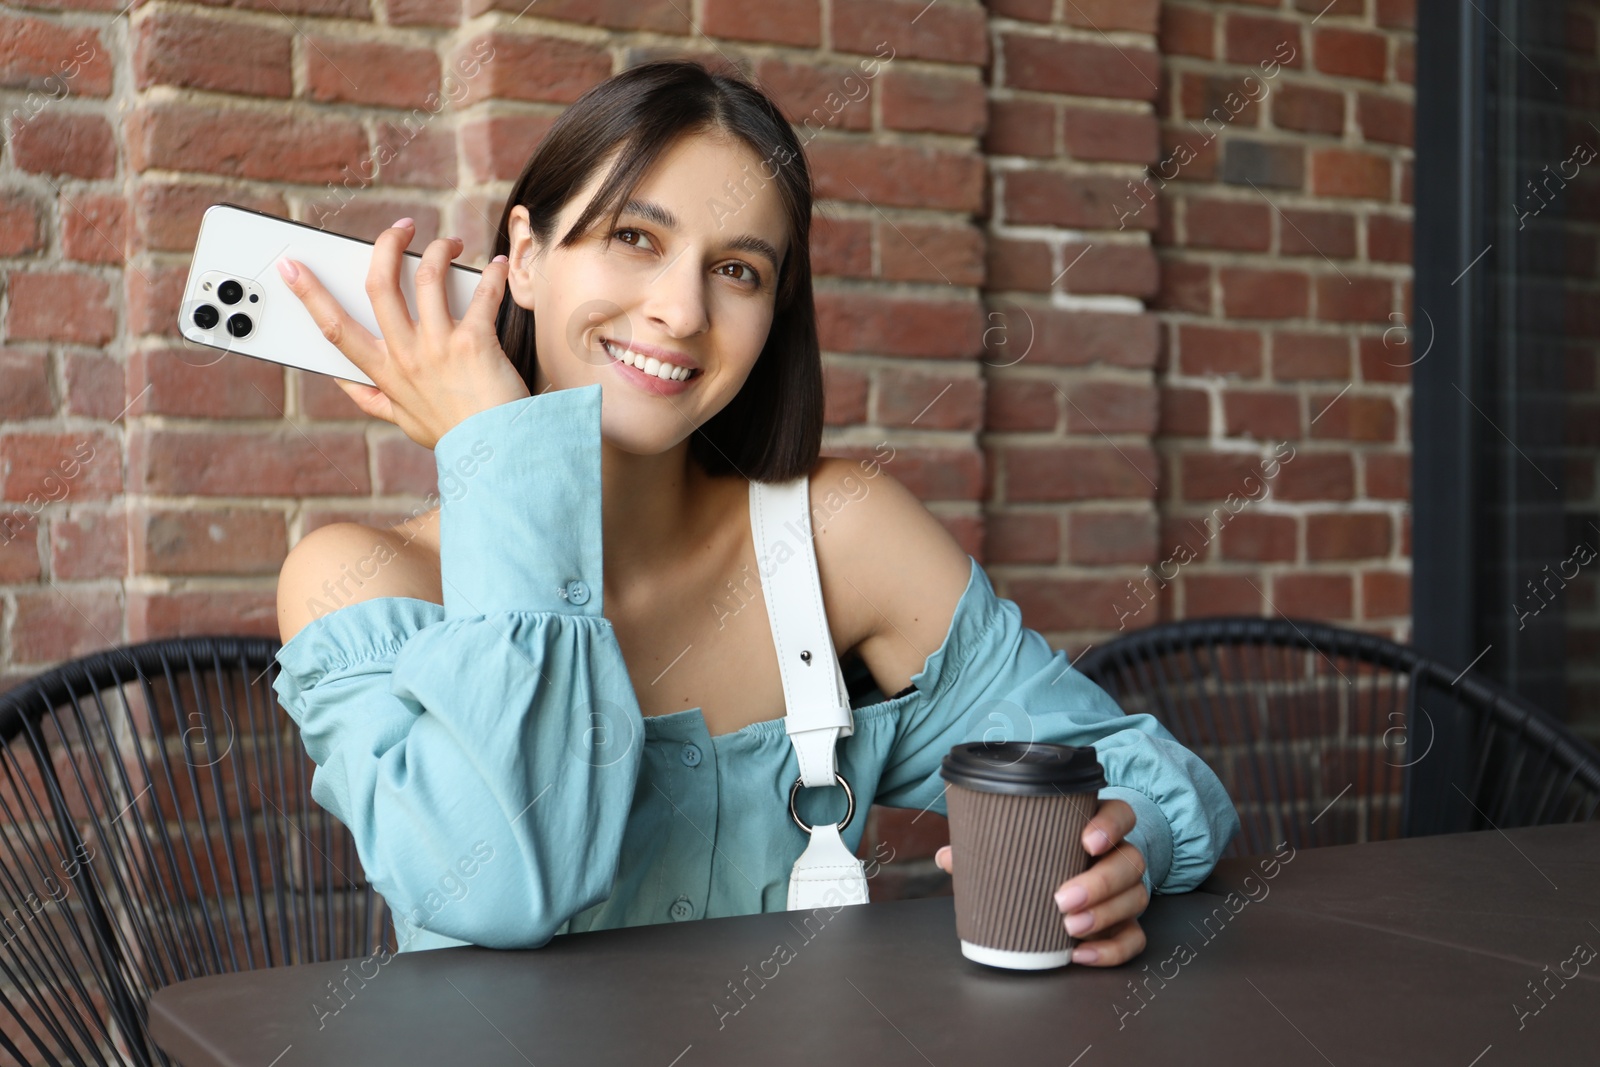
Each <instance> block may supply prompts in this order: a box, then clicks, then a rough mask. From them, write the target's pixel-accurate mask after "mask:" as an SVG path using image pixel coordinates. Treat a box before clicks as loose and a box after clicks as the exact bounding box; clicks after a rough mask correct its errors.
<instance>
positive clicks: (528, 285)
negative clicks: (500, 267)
mask: <svg viewBox="0 0 1600 1067" xmlns="http://www.w3.org/2000/svg"><path fill="white" fill-rule="evenodd" d="M507 229H508V236H509V237H510V239H511V240H510V251H509V252H507V253H506V258H507V259H508V260H509V261H510V267H511V270H510V273H509V274H508V275H507V276H506V284H507V286H509V287H510V289H511V298H512V299H513V300H515V301H516V302H517V304H518V306H520V307H523V308H527V309H528V310H530V311H531V310H533V305H534V285H533V282H534V279H535V278H536V277H537V276H538V273H539V266H538V262H539V254H540V247H539V241H538V239H537V238H536V237H535V236H534V235H533V226H532V224H531V222H530V221H529V219H528V209H527V208H525V207H523V206H522V205H521V204H518V205H517V206H516V207H514V208H512V209H511V218H510V220H509V222H508V223H507Z"/></svg>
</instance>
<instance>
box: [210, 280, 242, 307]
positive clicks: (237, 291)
mask: <svg viewBox="0 0 1600 1067" xmlns="http://www.w3.org/2000/svg"><path fill="white" fill-rule="evenodd" d="M243 296H244V286H242V285H240V284H239V283H238V282H236V281H234V280H233V279H232V278H229V279H228V280H227V281H225V282H223V283H222V284H221V285H219V286H217V299H218V300H220V301H222V302H223V303H224V304H237V303H238V302H239V301H240V299H241V298H242V297H243Z"/></svg>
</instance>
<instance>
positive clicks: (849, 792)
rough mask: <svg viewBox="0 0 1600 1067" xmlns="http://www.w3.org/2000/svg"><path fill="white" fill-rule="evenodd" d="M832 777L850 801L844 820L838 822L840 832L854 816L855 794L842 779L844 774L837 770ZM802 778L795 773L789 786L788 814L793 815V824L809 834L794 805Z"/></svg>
mask: <svg viewBox="0 0 1600 1067" xmlns="http://www.w3.org/2000/svg"><path fill="white" fill-rule="evenodd" d="M833 777H834V780H835V781H836V782H838V783H839V784H840V785H841V786H843V787H844V796H845V799H846V800H848V801H849V802H850V806H849V807H848V808H846V809H845V813H844V821H843V822H841V823H839V824H838V829H839V831H840V832H841V833H842V832H843V831H844V828H845V827H846V826H849V825H850V820H851V819H853V818H855V817H856V795H855V792H854V791H852V790H851V788H850V783H849V782H847V781H845V780H844V775H842V774H840V773H839V772H838V771H834V772H833ZM804 780H805V779H804V776H803V775H796V776H795V779H794V785H792V786H790V787H789V814H790V816H791V817H793V819H794V822H795V825H796V826H798V827H800V829H802V830H804V831H805V832H806V833H808V834H809V833H810V832H811V827H809V826H807V825H806V824H805V823H803V822H801V821H800V813H799V812H798V811H796V810H795V807H794V798H795V796H796V795H798V794H799V792H800V783H801V782H802V781H804Z"/></svg>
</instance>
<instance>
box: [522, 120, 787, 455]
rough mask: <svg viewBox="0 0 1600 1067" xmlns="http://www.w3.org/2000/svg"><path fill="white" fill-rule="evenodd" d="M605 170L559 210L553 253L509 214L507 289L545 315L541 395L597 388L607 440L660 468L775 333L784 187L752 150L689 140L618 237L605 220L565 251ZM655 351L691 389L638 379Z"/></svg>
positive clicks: (642, 190) (723, 401)
mask: <svg viewBox="0 0 1600 1067" xmlns="http://www.w3.org/2000/svg"><path fill="white" fill-rule="evenodd" d="M608 163H609V160H608V161H606V163H603V164H602V165H601V166H599V167H597V168H596V170H595V174H594V175H593V177H592V178H591V180H590V181H589V183H588V184H587V185H585V186H584V188H583V189H582V190H580V191H579V193H578V194H577V195H576V196H574V197H573V198H572V199H571V200H570V201H568V203H567V204H566V206H565V207H564V208H563V209H562V211H561V218H560V219H559V220H558V222H557V224H556V227H555V230H554V233H553V237H552V242H551V247H548V248H541V247H540V246H539V245H538V242H537V241H535V240H534V239H533V235H532V232H531V230H530V228H529V224H528V213H527V209H526V208H524V207H522V206H521V205H518V206H517V207H516V208H514V209H513V210H512V215H511V222H510V238H511V248H510V260H511V276H510V280H509V284H510V289H511V296H512V298H513V299H515V300H516V302H517V303H518V304H519V305H521V306H522V307H524V308H530V309H532V310H533V312H534V322H535V338H536V344H537V346H538V373H537V380H536V382H535V383H534V390H533V391H534V393H535V394H537V393H540V392H542V391H543V390H544V389H545V388H546V387H549V388H553V389H570V388H573V387H575V386H580V385H589V384H592V383H596V382H598V383H599V384H600V388H601V390H602V403H601V432H602V434H603V436H604V437H605V438H606V439H607V440H608V441H610V442H612V443H613V444H615V445H616V446H618V447H619V448H621V449H623V450H624V451H627V452H632V453H636V454H639V455H654V454H657V453H660V452H664V451H666V450H668V449H670V448H672V447H673V446H675V445H677V444H678V443H679V442H680V441H682V440H684V439H685V438H686V437H688V436H689V434H690V433H691V432H692V431H693V430H695V429H696V428H697V427H699V426H701V425H702V424H704V423H705V422H706V421H707V420H708V419H710V418H711V417H712V416H713V415H715V414H716V413H717V412H718V411H720V410H721V409H722V408H723V407H724V406H726V405H727V403H728V402H729V401H730V400H732V399H733V397H734V395H735V394H737V393H738V392H739V389H740V387H741V386H742V385H743V384H744V382H745V379H746V378H747V377H748V376H749V374H750V370H751V368H752V367H754V366H755V362H756V358H757V357H758V356H759V355H760V354H761V350H762V348H763V346H765V344H766V341H767V333H768V330H769V329H770V327H771V325H772V315H773V305H774V296H775V294H776V291H777V282H778V277H777V274H778V264H779V263H781V262H782V261H783V256H784V253H785V250H786V248H787V242H788V239H789V234H788V222H787V219H786V217H785V215H784V212H783V205H782V201H781V200H780V198H779V196H778V189H777V182H776V180H775V178H767V177H765V176H766V175H773V174H774V173H775V172H774V169H773V168H774V166H775V164H771V163H769V164H766V165H765V166H763V163H762V160H761V158H760V156H758V155H757V154H756V153H755V152H754V151H752V150H751V149H750V148H749V147H748V146H747V145H745V144H744V143H743V142H741V141H735V140H729V139H724V138H716V137H710V136H692V137H686V138H684V139H682V140H680V141H679V142H678V143H677V144H676V145H674V146H673V147H671V148H669V149H668V150H667V151H666V152H664V153H663V154H662V155H661V156H660V157H659V158H658V159H657V161H656V164H655V166H654V167H653V168H652V169H651V171H650V172H649V173H648V174H646V175H645V177H644V179H643V180H642V181H641V182H640V183H639V184H638V186H637V188H636V189H635V190H634V193H633V196H632V198H631V202H630V204H629V205H628V207H626V208H625V209H624V210H623V212H622V214H621V216H620V217H619V218H618V220H617V225H616V228H615V229H609V228H608V224H607V220H606V219H604V218H602V219H601V220H599V222H597V223H596V224H595V227H594V228H593V230H591V231H590V232H589V233H587V234H584V235H583V236H582V237H580V238H579V240H578V241H577V243H575V244H573V245H572V246H570V247H568V248H560V247H555V241H557V240H559V239H560V235H561V234H564V233H565V232H566V231H567V229H568V228H569V227H570V226H571V225H572V223H573V222H574V221H575V220H576V219H577V217H578V215H579V214H580V213H581V212H582V210H583V207H584V206H585V205H586V204H588V202H589V200H590V199H591V197H592V196H593V195H594V193H595V192H596V191H597V190H598V189H599V187H600V184H601V182H602V180H603V179H604V176H605V171H606V170H607V169H608V166H607V164H608ZM730 183H731V185H730ZM608 233H609V234H611V235H613V236H612V240H611V244H610V247H609V248H607V247H605V244H604V241H605V238H606V236H607V234H608ZM763 246H765V248H766V249H769V250H770V251H768V250H764V249H763ZM540 253H543V254H540ZM608 342H609V344H608ZM622 346H631V348H634V349H640V350H642V351H641V352H628V353H624V352H623V351H622V350H621V348H622ZM652 351H654V352H655V353H656V356H657V357H660V361H664V362H669V363H673V362H675V363H676V364H678V365H682V366H687V367H691V368H693V371H692V373H691V375H690V377H688V378H687V379H684V380H681V381H666V380H663V379H662V378H661V377H660V376H659V375H658V374H655V373H651V370H652V368H654V367H655V364H647V365H646V368H645V369H644V370H638V369H635V368H634V367H632V366H629V365H628V360H629V359H638V360H639V361H640V362H641V363H642V362H644V361H645V360H646V359H648V358H650V353H651V352H652ZM663 351H664V353H665V355H663ZM669 369H670V368H669Z"/></svg>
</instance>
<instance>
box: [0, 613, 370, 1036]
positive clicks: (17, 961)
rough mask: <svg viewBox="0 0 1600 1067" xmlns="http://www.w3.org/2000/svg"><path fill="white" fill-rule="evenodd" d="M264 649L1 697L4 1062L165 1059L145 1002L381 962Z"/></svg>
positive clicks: (257, 642) (75, 672) (112, 667)
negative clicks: (352, 960) (225, 983)
mask: <svg viewBox="0 0 1600 1067" xmlns="http://www.w3.org/2000/svg"><path fill="white" fill-rule="evenodd" d="M278 647H279V643H278V642H277V641H275V640H270V639H266V638H250V637H189V638H179V639H169V640H162V641H151V642H146V643H144V644H138V645H130V646H127V647H123V648H117V649H111V650H109V651H106V652H102V653H98V654H96V655H93V656H88V657H85V658H83V659H80V660H76V661H74V662H72V663H68V664H66V665H64V666H62V667H59V668H56V669H55V670H52V671H50V672H48V673H47V674H44V675H41V676H39V677H38V678H34V679H30V680H29V681H27V682H25V683H23V684H22V685H21V686H19V687H17V688H15V689H12V690H10V691H8V692H6V693H4V694H0V907H3V913H0V925H3V931H0V934H3V943H0V1008H3V1010H0V1050H3V1051H4V1052H7V1053H10V1054H11V1055H12V1056H14V1057H15V1058H16V1059H17V1061H18V1062H22V1063H42V1062H66V1063H104V1062H112V1063H130V1064H132V1063H137V1064H146V1063H166V1062H169V1061H168V1060H167V1059H166V1057H165V1056H164V1055H162V1053H161V1052H160V1051H159V1050H158V1049H157V1048H156V1047H155V1045H154V1044H153V1043H152V1042H151V1041H150V1039H149V1035H148V1032H147V1030H146V1029H145V1018H146V1014H145V1005H146V1002H147V1001H148V999H149V997H150V995H151V994H152V993H154V992H155V991H156V990H157V989H160V988H161V987H163V986H165V985H168V984H170V983H172V982H177V981H181V980H183V979H186V978H192V977H197V976H200V975H207V974H217V973H221V972H229V971H237V970H245V969H251V968H256V967H276V966H282V965H284V964H291V963H307V962H315V961H322V960H331V959H341V958H349V957H354V956H361V955H367V954H370V953H372V952H375V951H377V950H378V948H379V946H380V945H387V946H388V947H389V948H390V949H391V950H392V949H393V948H394V942H393V930H392V926H391V923H390V919H389V914H388V908H387V907H386V906H385V904H384V902H383V899H382V897H380V896H378V894H376V893H375V892H374V891H373V890H372V889H371V887H370V886H368V885H367V883H366V879H365V876H364V874H363V873H362V871H361V866H360V862H359V860H358V858H357V856H356V852H355V848H354V845H353V843H352V841H351V839H350V837H349V835H348V832H347V831H346V830H345V829H344V827H343V826H341V825H340V824H339V823H338V822H337V821H336V820H334V819H333V818H332V817H331V816H329V815H328V814H327V813H326V812H324V811H323V810H322V809H321V808H320V807H318V806H317V805H316V803H315V802H313V801H312V800H311V795H310V785H311V772H312V770H313V768H314V765H313V764H312V763H311V762H310V760H309V758H308V757H307V756H306V754H305V749H304V747H303V746H302V744H301V742H300V736H299V731H298V729H297V728H296V726H295V723H294V721H293V720H292V719H290V718H289V716H288V715H287V714H286V713H285V712H284V711H283V709H282V708H281V707H280V706H279V704H278V701H277V695H276V693H275V692H274V691H273V690H272V678H273V676H275V674H276V671H277V664H276V661H275V660H274V658H273V657H274V655H275V654H276V652H277V650H278ZM4 1058H5V1057H4V1056H0V1059H4Z"/></svg>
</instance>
